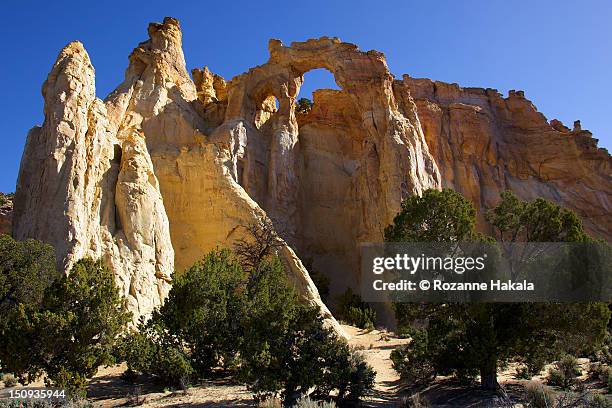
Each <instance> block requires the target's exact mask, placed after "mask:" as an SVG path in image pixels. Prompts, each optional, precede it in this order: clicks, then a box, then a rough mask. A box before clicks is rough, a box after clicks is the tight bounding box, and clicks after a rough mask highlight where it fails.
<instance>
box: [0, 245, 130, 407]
mask: <svg viewBox="0 0 612 408" xmlns="http://www.w3.org/2000/svg"><path fill="white" fill-rule="evenodd" d="M54 265H55V260H54V259H53V249H52V248H51V247H49V246H48V245H44V244H42V243H40V242H37V241H32V240H29V241H24V242H17V241H14V240H12V238H10V237H8V236H0V309H2V310H1V313H0V316H1V317H0V331H1V332H2V335H1V336H0V360H1V361H2V365H3V368H4V369H6V370H8V371H10V372H13V373H15V374H16V375H17V376H18V377H19V378H20V379H21V380H22V381H23V382H25V383H27V382H30V381H31V380H33V379H34V378H36V377H37V376H38V375H40V374H41V373H45V374H46V377H45V383H46V384H47V385H49V386H50V385H54V386H57V387H61V388H65V389H66V390H67V391H68V392H69V394H70V395H71V396H73V397H74V396H77V395H84V393H85V385H86V384H87V378H89V377H91V376H93V375H94V374H95V373H96V371H97V370H98V367H99V366H100V365H104V364H111V363H112V362H113V358H112V357H113V356H112V350H113V348H114V344H115V339H116V337H117V335H118V334H119V333H120V332H121V331H122V330H123V329H124V327H125V325H126V324H127V322H128V321H129V319H130V314H129V313H128V312H126V311H125V307H124V304H123V299H122V298H121V296H120V294H119V291H118V289H117V287H116V286H115V279H114V275H113V273H112V272H111V271H110V270H109V269H108V268H107V267H106V266H104V264H103V263H102V262H99V261H93V260H90V259H83V260H80V261H78V262H76V263H75V264H74V266H73V267H72V268H71V270H70V271H69V273H68V274H67V275H64V274H60V273H58V272H57V271H56V270H55V266H54ZM5 317H8V319H7V320H3V318H5Z"/></svg>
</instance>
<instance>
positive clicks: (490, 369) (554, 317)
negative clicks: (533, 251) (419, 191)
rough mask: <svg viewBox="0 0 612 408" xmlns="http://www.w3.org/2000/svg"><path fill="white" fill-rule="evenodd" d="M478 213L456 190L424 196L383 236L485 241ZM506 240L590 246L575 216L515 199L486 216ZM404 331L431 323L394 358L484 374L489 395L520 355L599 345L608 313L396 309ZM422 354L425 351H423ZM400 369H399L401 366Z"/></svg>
mask: <svg viewBox="0 0 612 408" xmlns="http://www.w3.org/2000/svg"><path fill="white" fill-rule="evenodd" d="M475 214H476V212H475V210H474V208H473V207H472V205H471V204H470V202H469V201H467V200H466V199H465V198H463V197H462V196H461V195H460V194H458V193H456V192H454V191H452V190H443V191H434V190H429V191H426V192H425V193H424V194H423V196H422V197H411V198H409V199H408V200H406V201H405V202H404V203H403V204H402V211H401V212H400V214H398V216H397V217H395V220H394V224H393V225H391V226H389V227H388V228H387V229H386V230H385V238H386V239H387V240H388V241H411V242H419V241H422V242H449V241H450V242H459V241H462V240H484V239H486V237H483V236H481V235H479V234H478V233H477V232H476V231H475V227H474V226H475ZM489 220H490V222H491V223H492V224H493V226H494V227H495V228H497V229H498V230H499V235H498V237H500V236H501V235H503V236H504V237H505V238H504V239H506V240H520V239H531V240H536V241H543V242H553V241H579V242H582V241H584V240H587V239H588V237H587V236H586V234H584V232H583V230H582V226H581V224H580V221H579V220H578V218H577V217H576V216H575V215H573V213H571V212H570V211H569V210H565V209H561V208H560V207H558V206H556V205H555V204H553V203H550V202H548V201H546V200H541V199H540V200H536V201H534V202H531V203H525V202H521V201H520V200H518V199H517V198H516V197H515V196H514V195H512V194H511V193H505V194H504V195H503V196H502V201H501V203H500V204H499V205H498V206H497V207H496V208H495V209H494V210H493V211H492V213H491V215H490V216H489ZM395 310H396V316H397V320H398V323H399V324H400V325H409V324H410V323H411V322H412V321H413V320H414V319H415V318H419V319H423V320H424V321H426V322H427V324H426V327H425V329H424V330H425V335H422V336H418V337H415V338H414V339H413V342H425V343H426V344H424V345H418V344H416V343H415V344H411V345H410V346H409V348H406V349H405V350H401V351H398V353H396V356H398V358H399V356H401V358H408V360H409V359H410V355H411V350H410V348H412V349H416V350H419V354H418V355H417V356H414V357H415V358H418V359H421V360H423V359H425V360H426V363H427V364H430V365H431V366H432V367H433V368H434V370H435V372H437V373H438V374H450V373H455V374H457V375H458V376H461V377H470V376H472V375H473V374H474V373H477V372H479V373H480V381H481V385H482V387H483V388H485V389H496V388H497V387H498V384H497V367H498V366H499V365H500V363H503V362H506V361H508V360H509V359H511V358H517V357H521V358H523V359H527V360H529V362H530V363H533V362H535V361H537V362H538V364H539V365H542V364H543V363H544V362H545V361H550V360H551V359H552V358H553V357H554V355H556V354H558V353H560V352H562V351H564V350H571V351H575V350H573V349H575V347H577V346H581V347H583V348H587V347H589V346H592V345H593V344H597V343H599V342H601V341H602V340H603V338H604V335H605V332H606V325H607V322H608V320H609V317H610V312H609V311H608V308H607V306H606V305H605V304H602V303H574V304H571V303H568V304H552V303H540V304H537V303H536V304H534V303H506V304H494V303H481V304H423V305H416V306H415V305H409V304H396V305H395ZM423 351H424V353H423ZM398 366H399V364H398Z"/></svg>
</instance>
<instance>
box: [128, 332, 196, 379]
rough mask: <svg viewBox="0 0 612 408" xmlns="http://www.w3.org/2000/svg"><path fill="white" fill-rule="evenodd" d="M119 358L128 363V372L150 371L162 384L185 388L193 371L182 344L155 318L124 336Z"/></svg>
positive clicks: (192, 375) (132, 373)
mask: <svg viewBox="0 0 612 408" xmlns="http://www.w3.org/2000/svg"><path fill="white" fill-rule="evenodd" d="M118 357H119V359H120V360H122V361H125V362H126V363H127V366H128V370H127V371H126V373H128V372H129V373H131V375H132V376H134V374H135V373H136V372H140V373H146V374H151V375H153V376H155V377H156V378H157V379H158V380H159V382H160V383H162V384H166V385H170V386H173V387H180V388H185V387H186V386H187V385H188V384H189V383H190V382H191V380H192V378H193V377H194V370H193V367H192V366H191V362H190V360H189V358H188V357H187V355H185V353H184V352H183V350H182V348H181V346H180V344H179V343H178V342H176V341H173V339H172V337H171V336H169V335H168V333H167V331H166V330H165V328H164V326H162V325H160V324H158V322H156V321H155V320H152V321H150V322H149V323H146V324H145V323H142V322H141V324H140V325H139V331H138V332H134V333H131V334H129V335H127V336H126V337H124V338H123V340H122V341H121V343H120V346H119V347H118Z"/></svg>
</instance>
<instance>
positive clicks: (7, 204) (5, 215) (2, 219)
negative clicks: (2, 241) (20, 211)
mask: <svg viewBox="0 0 612 408" xmlns="http://www.w3.org/2000/svg"><path fill="white" fill-rule="evenodd" d="M12 224H13V197H12V196H10V195H8V194H3V193H0V234H9V235H10V234H11V230H12Z"/></svg>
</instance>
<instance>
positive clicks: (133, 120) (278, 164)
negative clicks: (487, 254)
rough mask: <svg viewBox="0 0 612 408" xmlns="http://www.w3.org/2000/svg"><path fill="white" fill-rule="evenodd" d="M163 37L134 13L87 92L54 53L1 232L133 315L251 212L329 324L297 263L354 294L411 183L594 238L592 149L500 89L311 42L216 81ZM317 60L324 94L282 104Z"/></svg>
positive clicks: (70, 55) (86, 82)
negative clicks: (72, 270) (331, 86)
mask: <svg viewBox="0 0 612 408" xmlns="http://www.w3.org/2000/svg"><path fill="white" fill-rule="evenodd" d="M181 42H182V34H181V30H180V26H179V23H178V22H177V21H176V20H175V19H172V18H166V19H165V20H164V22H163V23H153V24H151V25H150V26H149V40H147V41H145V42H143V43H141V44H139V45H138V47H137V48H135V49H134V51H133V52H132V54H131V55H130V58H129V66H128V69H127V71H126V75H125V80H124V81H123V83H122V84H121V85H119V87H118V88H117V89H116V90H115V91H114V92H112V93H111V95H109V96H108V97H107V98H106V100H105V101H101V100H99V99H97V98H96V96H95V85H94V70H93V67H92V66H91V63H90V61H89V57H88V56H87V53H86V52H85V50H84V48H83V46H82V45H81V44H80V43H72V44H70V45H68V46H67V47H66V48H65V49H64V50H62V52H61V53H60V56H59V57H58V60H57V62H56V64H55V65H54V67H53V69H52V71H51V73H50V74H49V78H48V79H47V81H46V83H45V85H44V87H43V96H44V98H45V122H44V124H43V125H42V127H35V128H34V129H32V131H31V132H30V134H29V135H28V141H27V144H26V149H25V152H24V156H23V159H22V164H21V169H20V175H19V180H18V186H17V192H16V198H15V211H14V221H13V234H14V236H15V237H16V238H18V239H22V238H28V237H32V238H37V239H41V240H44V241H46V242H49V243H51V244H53V245H54V246H55V248H56V251H57V256H58V262H59V263H60V267H62V268H64V269H65V270H67V269H68V268H69V267H70V266H71V265H72V263H73V262H74V261H76V260H77V259H79V258H81V257H84V256H92V257H103V258H104V259H105V260H106V261H107V263H108V264H109V265H110V266H111V268H113V270H114V271H115V274H116V276H117V282H119V284H120V286H121V288H122V290H123V293H124V294H125V295H126V296H127V298H128V303H129V306H130V309H131V310H133V311H134V312H135V316H136V317H138V316H140V315H146V314H148V313H150V311H151V310H152V309H153V308H154V307H156V306H157V305H159V304H161V302H162V301H163V299H164V296H165V295H166V293H167V291H168V289H169V285H170V274H171V272H172V271H174V270H176V271H177V272H179V273H180V272H181V271H182V270H184V269H185V268H186V267H188V266H189V265H191V264H192V263H193V262H195V261H196V260H198V259H200V258H201V257H202V256H203V255H204V254H205V253H206V252H207V251H210V250H211V249H214V248H216V247H223V246H231V245H232V244H233V242H234V241H235V240H236V239H239V238H242V237H243V235H244V233H245V228H244V227H245V226H248V225H250V224H253V223H255V222H257V220H260V219H262V218H264V217H269V218H270V219H271V220H272V221H273V223H274V225H275V228H276V229H277V232H278V233H279V235H280V236H281V237H282V238H284V240H285V242H286V245H285V246H283V248H281V250H280V251H279V255H280V256H281V259H283V261H284V263H285V265H286V269H287V272H288V274H289V277H290V278H291V280H292V281H293V282H294V284H295V286H296V287H297V289H298V290H299V292H300V294H301V295H302V297H303V299H304V300H305V301H307V302H311V303H313V304H317V305H319V306H321V308H322V310H323V313H324V314H325V315H326V316H327V318H328V319H329V322H330V323H331V324H332V325H334V327H336V328H337V329H338V330H339V328H338V326H336V323H335V321H334V320H333V318H332V317H331V314H330V313H329V311H328V309H327V307H326V306H325V305H324V304H323V302H321V299H320V297H319V294H318V292H317V289H316V287H315V286H314V284H313V282H312V280H311V279H310V277H309V275H308V271H307V270H306V268H305V267H304V265H303V263H302V260H304V261H307V262H306V263H307V264H309V265H312V268H314V269H316V270H318V271H320V272H322V273H324V274H326V275H327V276H328V277H330V278H331V290H332V293H339V292H341V291H343V290H344V289H346V287H348V286H352V287H354V288H358V286H359V248H358V245H359V244H360V243H363V242H376V241H380V240H381V239H382V235H383V230H384V228H385V227H386V226H387V225H388V224H389V223H390V222H391V221H392V219H393V217H394V215H395V214H396V213H397V211H398V210H399V208H400V204H401V201H402V199H403V198H405V197H407V196H409V195H413V194H420V193H421V192H422V191H423V190H425V189H428V188H441V187H442V186H450V187H453V188H455V189H457V190H459V191H461V192H462V193H464V194H466V196H468V197H469V198H470V199H472V200H473V201H474V203H475V204H476V205H477V206H478V207H480V208H484V209H486V208H490V207H491V206H493V205H494V204H495V202H496V200H497V199H498V197H499V193H500V192H501V191H503V190H504V189H506V188H510V189H512V190H515V191H516V192H517V193H518V194H519V196H521V197H523V198H532V197H535V196H545V197H547V198H550V199H552V200H554V201H557V202H560V203H561V204H563V205H565V206H568V207H570V208H572V209H575V210H577V211H578V212H579V214H581V215H582V216H583V219H584V220H585V222H586V224H587V227H588V228H589V229H590V230H591V231H593V232H595V233H597V234H598V235H599V236H603V237H608V235H607V234H609V224H608V223H609V220H607V219H606V217H605V216H606V215H607V214H608V213H609V208H610V207H609V201H608V200H609V197H610V193H611V191H610V156H609V155H607V153H605V152H603V151H601V150H597V148H596V144H595V142H594V139H591V138H590V135H587V134H585V133H584V132H582V131H579V130H576V131H569V130H566V129H565V128H563V127H562V126H561V125H560V124H558V123H556V122H555V123H553V124H548V123H547V122H546V120H545V119H544V118H543V116H542V115H541V114H539V113H537V111H535V108H533V106H532V105H531V104H530V103H529V102H528V101H526V100H525V99H524V98H523V97H522V96H521V95H519V94H518V93H515V94H512V95H511V96H510V97H509V98H507V99H503V98H501V96H499V95H498V94H496V93H495V92H493V91H484V90H483V91H473V90H462V89H460V88H458V87H453V86H451V85H446V84H440V85H438V84H439V83H433V82H431V81H428V80H414V79H412V78H409V77H405V78H404V80H403V81H397V80H394V78H393V76H392V75H391V74H390V73H389V70H388V68H387V65H386V62H385V59H384V56H383V55H382V54H381V53H379V52H376V51H368V52H362V51H360V50H359V49H358V48H357V47H356V46H355V45H352V44H347V43H342V42H341V41H340V40H338V39H335V38H325V37H324V38H321V39H318V40H309V41H306V42H299V43H292V44H291V46H284V45H283V44H282V43H280V41H277V40H271V41H270V43H269V52H270V59H269V61H268V62H267V63H265V64H263V65H261V66H258V67H255V68H252V69H250V70H249V71H248V72H246V73H244V74H241V75H239V76H237V77H235V78H233V79H231V80H230V81H225V80H224V79H223V78H221V77H220V76H218V75H216V74H214V73H212V72H210V70H208V68H203V69H195V70H193V72H192V74H193V80H192V78H191V76H190V75H189V73H188V72H187V70H186V67H185V60H184V56H183V52H182V48H181ZM317 68H325V69H327V70H329V71H330V72H331V73H332V74H333V75H334V77H335V80H336V82H337V84H338V85H339V86H340V88H341V89H340V90H319V91H316V92H315V94H314V105H313V107H312V110H310V111H309V112H301V113H300V112H296V105H297V102H296V99H297V95H298V93H299V89H300V87H301V85H302V83H303V80H304V77H303V75H304V73H305V72H307V71H309V70H313V69H317ZM442 88H444V89H448V91H446V92H441V91H440V90H439V89H442ZM576 166H579V169H576ZM608 218H609V217H608ZM481 226H482V228H486V225H484V223H483V224H482V225H481Z"/></svg>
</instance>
